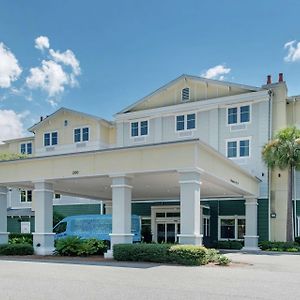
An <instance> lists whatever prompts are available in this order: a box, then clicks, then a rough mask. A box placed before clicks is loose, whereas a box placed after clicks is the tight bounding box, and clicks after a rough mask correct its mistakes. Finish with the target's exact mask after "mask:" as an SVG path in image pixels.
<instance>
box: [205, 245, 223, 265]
mask: <svg viewBox="0 0 300 300" xmlns="http://www.w3.org/2000/svg"><path fill="white" fill-rule="evenodd" d="M207 256H208V262H210V263H216V262H218V258H219V256H220V253H219V251H218V250H216V249H213V248H210V249H207Z"/></svg>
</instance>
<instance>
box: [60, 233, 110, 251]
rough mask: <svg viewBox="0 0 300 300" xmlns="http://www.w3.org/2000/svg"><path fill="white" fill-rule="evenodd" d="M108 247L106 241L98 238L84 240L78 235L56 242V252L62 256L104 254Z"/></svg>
mask: <svg viewBox="0 0 300 300" xmlns="http://www.w3.org/2000/svg"><path fill="white" fill-rule="evenodd" d="M107 249H108V248H107V245H106V244H105V242H104V241H100V240H96V239H86V240H84V239H80V238H79V237H77V236H69V237H66V238H64V239H59V240H57V242H56V243H55V254H56V255H61V256H90V255H103V253H104V252H106V251H107Z"/></svg>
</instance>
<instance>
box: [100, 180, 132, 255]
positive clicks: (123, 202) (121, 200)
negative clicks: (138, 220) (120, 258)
mask: <svg viewBox="0 0 300 300" xmlns="http://www.w3.org/2000/svg"><path fill="white" fill-rule="evenodd" d="M111 188H112V233H111V234H110V244H111V250H109V251H107V253H106V254H105V258H111V257H112V254H113V253H112V249H113V245H115V244H128V243H132V240H133V234H132V233H131V190H132V186H131V178H130V177H126V176H114V177H112V185H111Z"/></svg>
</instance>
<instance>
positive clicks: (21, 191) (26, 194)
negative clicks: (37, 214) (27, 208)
mask: <svg viewBox="0 0 300 300" xmlns="http://www.w3.org/2000/svg"><path fill="white" fill-rule="evenodd" d="M29 191H30V192H31V201H28V198H29V197H28V192H29ZM23 192H25V201H22V193H23ZM32 197H33V191H32V190H22V189H21V190H20V203H32Z"/></svg>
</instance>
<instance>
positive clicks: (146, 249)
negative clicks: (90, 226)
mask: <svg viewBox="0 0 300 300" xmlns="http://www.w3.org/2000/svg"><path fill="white" fill-rule="evenodd" d="M217 254H218V252H217V251H216V250H214V251H212V250H207V249H206V248H205V247H201V246H193V245H170V244H117V245H114V246H113V255H114V259H115V260H119V261H145V262H157V263H178V264H182V265H204V264H207V263H208V262H209V261H210V260H214V261H216V260H217V258H216V257H215V255H217Z"/></svg>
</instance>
